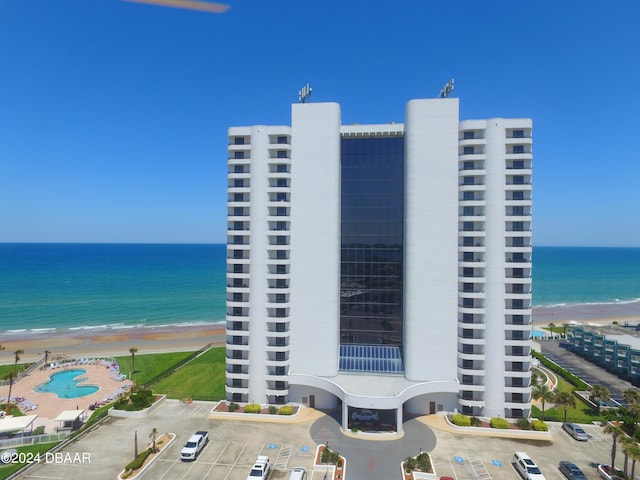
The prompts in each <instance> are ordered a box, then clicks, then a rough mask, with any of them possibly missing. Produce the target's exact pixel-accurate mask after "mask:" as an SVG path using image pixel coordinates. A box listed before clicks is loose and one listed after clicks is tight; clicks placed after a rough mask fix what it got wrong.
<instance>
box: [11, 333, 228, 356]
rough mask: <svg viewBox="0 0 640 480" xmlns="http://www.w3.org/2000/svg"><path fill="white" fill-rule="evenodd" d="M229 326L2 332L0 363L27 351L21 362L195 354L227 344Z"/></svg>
mask: <svg viewBox="0 0 640 480" xmlns="http://www.w3.org/2000/svg"><path fill="white" fill-rule="evenodd" d="M225 330H226V327H225V324H224V323H214V324H207V325H188V326H185V325H172V326H158V327H141V328H140V327H133V328H127V329H103V330H88V331H87V330H81V331H70V330H67V331H57V332H55V333H53V332H46V333H36V334H33V333H29V332H24V334H22V333H10V334H6V333H1V334H0V345H2V346H3V347H4V350H1V351H0V364H1V365H5V364H11V363H13V362H14V354H13V352H15V351H17V350H24V353H23V354H20V362H23V363H24V362H34V361H36V360H39V359H40V358H42V357H43V356H44V351H45V350H48V351H49V352H51V354H64V355H67V356H71V357H74V356H75V357H118V356H126V355H130V352H129V349H130V348H132V347H134V348H137V349H138V351H137V352H136V354H137V355H144V354H148V353H165V352H179V351H195V350H198V349H200V348H202V347H204V346H205V345H207V344H209V343H210V344H212V345H213V346H216V347H222V346H224V345H225Z"/></svg>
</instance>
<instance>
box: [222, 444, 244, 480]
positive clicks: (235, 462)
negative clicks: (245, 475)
mask: <svg viewBox="0 0 640 480" xmlns="http://www.w3.org/2000/svg"><path fill="white" fill-rule="evenodd" d="M246 448H247V442H245V443H244V446H243V447H242V450H240V453H239V454H238V456H237V457H236V460H235V461H234V462H233V465H232V466H231V468H230V469H229V473H227V475H226V476H225V477H224V480H227V478H229V475H231V472H233V469H234V468H235V466H236V465H237V464H238V460H239V459H240V457H241V456H242V454H243V453H244V450H245V449H246Z"/></svg>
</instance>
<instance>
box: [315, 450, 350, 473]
mask: <svg viewBox="0 0 640 480" xmlns="http://www.w3.org/2000/svg"><path fill="white" fill-rule="evenodd" d="M313 470H314V471H318V472H321V473H322V472H324V474H325V476H324V478H325V479H327V480H328V479H332V480H344V479H345V478H346V472H347V461H346V459H345V458H344V457H343V456H342V455H340V454H339V453H338V452H336V451H335V450H331V449H330V448H329V445H318V448H317V449H316V459H315V461H314V462H313ZM329 473H331V476H330V477H329V475H328V474H329Z"/></svg>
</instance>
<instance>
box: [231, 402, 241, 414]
mask: <svg viewBox="0 0 640 480" xmlns="http://www.w3.org/2000/svg"><path fill="white" fill-rule="evenodd" d="M239 407H240V406H239V405H238V404H237V403H236V402H231V403H230V404H229V411H230V412H235V411H237V410H238V408H239Z"/></svg>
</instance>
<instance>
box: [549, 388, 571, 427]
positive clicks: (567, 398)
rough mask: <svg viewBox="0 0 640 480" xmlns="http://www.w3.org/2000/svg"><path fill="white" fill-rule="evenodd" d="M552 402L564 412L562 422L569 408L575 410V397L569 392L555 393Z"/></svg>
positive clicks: (565, 418) (565, 419)
mask: <svg viewBox="0 0 640 480" xmlns="http://www.w3.org/2000/svg"><path fill="white" fill-rule="evenodd" d="M553 401H554V402H556V403H559V404H560V405H562V409H563V410H564V420H563V421H564V422H566V421H567V409H568V408H569V407H571V408H576V397H575V396H574V395H573V393H571V392H556V395H555V398H554V400H553Z"/></svg>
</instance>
